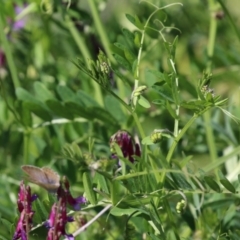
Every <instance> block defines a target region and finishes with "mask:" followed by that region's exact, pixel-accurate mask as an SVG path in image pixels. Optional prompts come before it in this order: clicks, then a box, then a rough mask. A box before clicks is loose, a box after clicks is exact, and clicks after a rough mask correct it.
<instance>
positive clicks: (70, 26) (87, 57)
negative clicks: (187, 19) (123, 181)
mask: <svg viewBox="0 0 240 240" xmlns="http://www.w3.org/2000/svg"><path fill="white" fill-rule="evenodd" d="M90 2H91V1H90ZM65 22H66V26H67V28H68V29H69V31H70V33H71V34H72V37H73V39H74V40H75V42H76V44H77V46H78V48H79V50H80V52H81V53H82V55H83V59H84V61H85V64H86V66H88V67H89V64H88V63H89V60H90V59H91V54H90V53H89V51H88V48H87V46H86V43H85V41H84V38H83V37H82V36H81V34H79V32H78V31H77V30H76V28H75V26H74V24H73V23H72V20H71V19H70V17H69V16H68V15H66V16H65ZM92 86H93V88H94V92H95V97H96V99H97V102H98V103H99V104H100V105H101V106H103V105H104V103H103V96H102V92H101V88H100V86H99V85H98V84H97V83H96V82H95V81H92Z"/></svg>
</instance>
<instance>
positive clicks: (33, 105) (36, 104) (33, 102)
mask: <svg viewBox="0 0 240 240" xmlns="http://www.w3.org/2000/svg"><path fill="white" fill-rule="evenodd" d="M16 95H17V98H18V99H20V100H22V101H24V102H26V103H25V104H26V107H28V109H29V110H30V111H32V112H33V113H35V114H36V115H37V116H39V117H40V118H42V119H44V120H47V121H48V120H51V116H50V114H49V109H48V108H47V106H46V105H45V104H44V103H42V102H41V101H39V100H38V99H36V98H35V97H34V96H33V95H31V94H30V93H29V92H28V91H26V90H25V89H23V88H17V89H16Z"/></svg>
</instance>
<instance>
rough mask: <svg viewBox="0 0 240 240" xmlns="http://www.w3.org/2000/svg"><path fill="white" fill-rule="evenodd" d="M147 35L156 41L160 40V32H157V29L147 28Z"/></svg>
mask: <svg viewBox="0 0 240 240" xmlns="http://www.w3.org/2000/svg"><path fill="white" fill-rule="evenodd" d="M146 34H147V35H148V36H150V37H151V38H154V39H156V38H159V31H156V30H155V29H153V28H150V27H147V28H146Z"/></svg>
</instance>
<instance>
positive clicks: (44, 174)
mask: <svg viewBox="0 0 240 240" xmlns="http://www.w3.org/2000/svg"><path fill="white" fill-rule="evenodd" d="M23 170H24V171H25V172H26V173H27V174H28V175H29V180H30V181H31V182H33V183H35V184H37V185H39V186H41V187H44V188H45V189H46V190H48V191H49V192H52V193H54V192H55V193H56V195H57V202H55V203H53V205H52V207H51V211H50V214H49V218H48V220H47V221H45V222H44V226H45V227H47V228H48V229H49V230H48V235H47V239H48V240H58V239H60V237H61V236H65V237H66V238H67V239H69V240H73V239H74V237H73V235H72V234H67V233H66V230H65V228H66V224H67V223H68V222H73V221H74V218H73V217H72V216H67V204H69V205H71V206H72V207H73V208H74V210H75V211H79V210H80V209H81V206H80V205H82V204H85V203H86V199H85V198H84V197H81V196H80V197H77V198H73V196H72V194H71V192H70V184H69V182H68V180H67V178H66V177H63V181H62V182H60V177H59V176H57V174H56V173H55V172H53V171H52V170H51V169H50V168H42V169H40V168H37V167H34V166H23ZM50 174H52V175H53V176H51V175H50ZM56 176H57V179H58V181H59V182H58V188H57V189H55V191H54V192H53V189H54V186H55V185H56V182H55V181H52V180H53V178H56ZM54 180H55V179H54ZM51 184H52V185H53V187H49V185H51ZM36 198H37V195H36V194H33V195H31V188H30V187H29V186H25V185H24V183H23V181H22V182H21V183H20V191H19V194H18V202H17V204H18V210H19V212H20V217H19V220H18V223H17V227H16V231H15V233H14V236H13V239H14V240H17V239H22V240H28V239H29V233H30V231H31V229H32V228H33V216H34V213H35V212H34V211H33V209H32V202H33V201H34V200H36ZM42 208H43V206H42Z"/></svg>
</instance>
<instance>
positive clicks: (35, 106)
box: [24, 101, 52, 121]
mask: <svg viewBox="0 0 240 240" xmlns="http://www.w3.org/2000/svg"><path fill="white" fill-rule="evenodd" d="M24 105H25V106H26V108H28V109H29V110H30V111H31V112H33V113H34V114H35V115H36V116H38V117H40V118H41V119H43V120H44V121H51V120H52V116H51V115H50V112H49V111H48V109H47V107H44V104H43V103H41V102H39V103H36V102H29V101H27V102H25V103H24Z"/></svg>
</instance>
